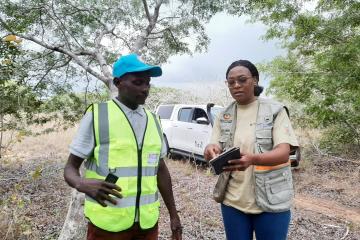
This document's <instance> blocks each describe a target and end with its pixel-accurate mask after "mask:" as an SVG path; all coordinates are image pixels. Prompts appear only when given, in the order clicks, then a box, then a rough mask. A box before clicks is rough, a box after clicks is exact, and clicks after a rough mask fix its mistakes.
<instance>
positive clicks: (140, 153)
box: [134, 148, 142, 224]
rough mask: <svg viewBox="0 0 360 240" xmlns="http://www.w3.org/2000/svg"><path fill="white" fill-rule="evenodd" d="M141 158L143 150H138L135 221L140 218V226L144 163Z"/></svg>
mask: <svg viewBox="0 0 360 240" xmlns="http://www.w3.org/2000/svg"><path fill="white" fill-rule="evenodd" d="M141 156H142V148H140V149H139V148H138V174H137V175H138V176H137V193H136V205H135V219H134V221H135V220H136V216H137V218H138V222H139V224H140V196H141V177H142V171H141V169H142V161H141Z"/></svg>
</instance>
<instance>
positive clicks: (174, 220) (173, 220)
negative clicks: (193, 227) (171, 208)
mask: <svg viewBox="0 0 360 240" xmlns="http://www.w3.org/2000/svg"><path fill="white" fill-rule="evenodd" d="M170 227H171V232H172V235H171V239H172V240H181V239H182V226H181V223H180V218H179V215H178V214H176V215H175V216H174V217H170Z"/></svg>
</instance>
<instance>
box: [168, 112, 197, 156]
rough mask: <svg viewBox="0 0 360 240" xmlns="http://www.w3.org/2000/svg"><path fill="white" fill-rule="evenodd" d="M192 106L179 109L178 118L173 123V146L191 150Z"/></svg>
mask: <svg viewBox="0 0 360 240" xmlns="http://www.w3.org/2000/svg"><path fill="white" fill-rule="evenodd" d="M193 110H194V109H193V108H192V107H183V108H180V109H179V112H178V116H177V120H176V121H174V123H173V135H172V139H171V140H172V143H173V146H172V147H173V148H176V149H179V150H182V151H187V152H189V150H190V147H189V135H188V134H189V132H190V130H191V123H190V121H191V118H192V112H193Z"/></svg>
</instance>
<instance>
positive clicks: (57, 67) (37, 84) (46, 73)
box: [33, 58, 71, 90]
mask: <svg viewBox="0 0 360 240" xmlns="http://www.w3.org/2000/svg"><path fill="white" fill-rule="evenodd" d="M70 61H71V58H69V59H68V60H67V61H65V62H64V63H63V64H61V65H58V66H56V64H57V63H59V62H60V61H57V62H55V63H54V64H53V65H52V66H51V67H49V68H48V69H47V70H46V72H45V74H44V75H43V76H42V77H41V79H40V80H39V81H38V82H37V83H36V85H35V86H34V87H33V90H36V89H37V87H38V86H39V85H40V83H41V82H42V81H43V80H44V79H45V77H46V76H47V75H48V74H49V73H50V72H51V71H52V70H54V69H59V68H62V67H64V66H66V65H68V64H69V63H70Z"/></svg>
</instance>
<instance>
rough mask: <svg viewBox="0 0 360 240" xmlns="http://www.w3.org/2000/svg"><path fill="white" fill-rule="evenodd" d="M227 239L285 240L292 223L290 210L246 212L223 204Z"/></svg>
mask: <svg viewBox="0 0 360 240" xmlns="http://www.w3.org/2000/svg"><path fill="white" fill-rule="evenodd" d="M221 212H222V216H223V221H224V226H225V233H226V239H227V240H251V239H253V232H254V231H255V235H256V240H285V239H286V238H287V233H288V229H289V224H290V215H291V214H290V210H288V211H286V212H280V213H269V212H263V213H260V214H245V213H243V212H241V211H240V210H237V209H235V208H233V207H229V206H226V205H224V204H221Z"/></svg>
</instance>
